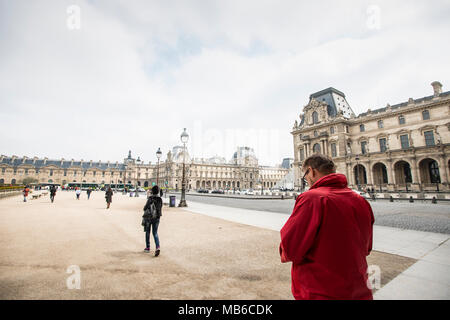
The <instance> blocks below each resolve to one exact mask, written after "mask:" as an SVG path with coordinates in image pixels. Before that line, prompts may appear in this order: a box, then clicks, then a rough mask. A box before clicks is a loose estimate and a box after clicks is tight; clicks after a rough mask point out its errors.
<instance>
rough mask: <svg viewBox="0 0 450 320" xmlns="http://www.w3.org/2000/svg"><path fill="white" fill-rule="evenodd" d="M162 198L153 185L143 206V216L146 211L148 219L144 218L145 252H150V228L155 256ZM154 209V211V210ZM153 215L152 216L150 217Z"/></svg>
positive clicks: (157, 250)
mask: <svg viewBox="0 0 450 320" xmlns="http://www.w3.org/2000/svg"><path fill="white" fill-rule="evenodd" d="M162 205H163V203H162V199H161V197H159V187H158V186H154V187H153V188H152V194H151V196H150V197H149V198H148V199H147V203H146V204H145V207H144V216H145V215H146V213H148V219H145V223H144V231H145V244H146V247H145V249H144V251H145V252H150V229H151V231H152V234H153V239H154V240H155V246H156V251H155V257H157V256H159V253H160V247H159V237H158V226H159V220H160V218H161V216H162ZM154 211H155V212H154ZM152 216H153V217H152Z"/></svg>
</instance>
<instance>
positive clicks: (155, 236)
mask: <svg viewBox="0 0 450 320" xmlns="http://www.w3.org/2000/svg"><path fill="white" fill-rule="evenodd" d="M158 226H159V219H158V220H156V221H155V222H153V223H151V224H150V227H149V228H148V229H147V230H145V244H146V248H150V229H152V234H153V239H155V244H156V249H159V237H158Z"/></svg>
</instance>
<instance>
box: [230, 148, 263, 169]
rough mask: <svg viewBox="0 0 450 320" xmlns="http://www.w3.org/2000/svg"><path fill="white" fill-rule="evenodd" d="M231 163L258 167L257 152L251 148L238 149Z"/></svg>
mask: <svg viewBox="0 0 450 320" xmlns="http://www.w3.org/2000/svg"><path fill="white" fill-rule="evenodd" d="M231 161H232V163H234V164H241V165H258V159H257V158H256V155H255V151H254V150H253V148H250V147H238V148H237V151H236V152H235V153H234V154H233V158H232V159H231Z"/></svg>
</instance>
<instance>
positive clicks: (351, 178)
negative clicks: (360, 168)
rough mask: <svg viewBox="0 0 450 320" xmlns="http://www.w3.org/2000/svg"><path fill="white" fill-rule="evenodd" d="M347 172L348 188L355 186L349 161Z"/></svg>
mask: <svg viewBox="0 0 450 320" xmlns="http://www.w3.org/2000/svg"><path fill="white" fill-rule="evenodd" d="M347 168H348V169H347V171H348V177H347V178H348V184H349V185H350V186H354V185H355V179H353V169H352V162H351V161H350V163H347Z"/></svg>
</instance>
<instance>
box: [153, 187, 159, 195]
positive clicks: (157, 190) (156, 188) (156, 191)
mask: <svg viewBox="0 0 450 320" xmlns="http://www.w3.org/2000/svg"><path fill="white" fill-rule="evenodd" d="M158 193H159V187H158V186H154V187H153V188H152V194H158Z"/></svg>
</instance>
